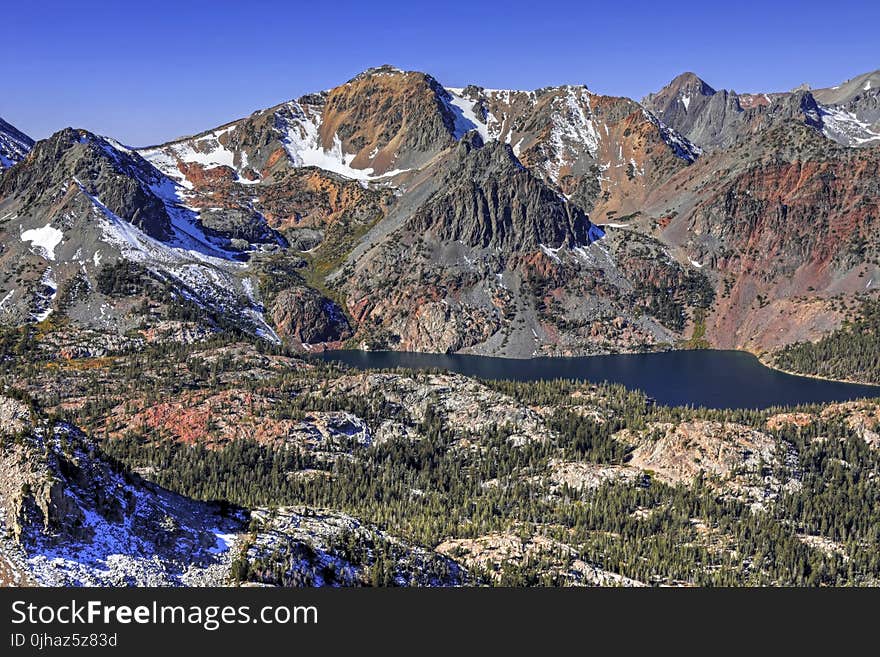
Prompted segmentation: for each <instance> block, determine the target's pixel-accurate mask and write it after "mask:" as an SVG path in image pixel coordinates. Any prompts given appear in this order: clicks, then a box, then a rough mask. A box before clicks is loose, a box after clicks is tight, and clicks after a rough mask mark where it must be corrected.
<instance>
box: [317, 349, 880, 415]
mask: <svg viewBox="0 0 880 657" xmlns="http://www.w3.org/2000/svg"><path fill="white" fill-rule="evenodd" d="M321 358H322V359H323V360H329V361H338V362H341V363H344V364H346V365H349V366H351V367H355V368H358V369H384V368H394V367H403V368H407V369H429V368H439V369H444V370H449V371H451V372H458V373H460V374H466V375H468V376H475V377H480V378H485V379H512V380H515V381H542V380H549V379H578V380H583V381H591V382H594V383H599V382H602V381H607V382H611V383H620V384H623V385H624V386H626V387H627V388H633V389H638V390H642V391H644V392H645V393H646V394H647V395H648V396H650V397H654V398H655V399H656V400H657V402H658V403H660V404H668V405H687V404H690V405H693V406H705V407H708V408H767V407H769V406H789V405H796V404H808V403H813V402H831V401H846V400H851V399H858V398H861V397H880V387H878V386H866V385H857V384H850V383H835V382H832V381H822V380H819V379H811V378H808V377H801V376H793V375H791V374H784V373H782V372H777V371H776V370H772V369H770V368H768V367H764V366H763V365H762V364H761V363H760V361H759V360H758V359H757V358H755V357H754V356H752V355H751V354H749V353H746V352H742V351H715V350H699V351H669V352H663V353H655V354H623V355H612V356H584V357H576V358H557V357H553V358H528V359H513V358H490V357H486V356H465V355H458V354H417V353H408V352H394V351H354V350H352V351H328V352H325V353H324V354H322V355H321Z"/></svg>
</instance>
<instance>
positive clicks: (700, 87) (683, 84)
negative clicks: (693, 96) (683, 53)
mask: <svg viewBox="0 0 880 657" xmlns="http://www.w3.org/2000/svg"><path fill="white" fill-rule="evenodd" d="M665 88H666V89H670V90H675V91H680V92H688V91H690V92H696V93H699V94H701V95H703V96H712V95H714V94H715V89H713V88H712V87H711V86H710V85H709V84H708V83H707V82H706V81H705V80H703V79H702V78H701V77H700V76H698V75H697V74H696V73H693V72H691V71H685V72H684V73H682V74H680V75H678V76H676V77H675V78H673V79H672V81H671V82H670V83H669V84H668V85H666V87H665Z"/></svg>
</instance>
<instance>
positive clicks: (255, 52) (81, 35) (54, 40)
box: [0, 0, 880, 145]
mask: <svg viewBox="0 0 880 657" xmlns="http://www.w3.org/2000/svg"><path fill="white" fill-rule="evenodd" d="M0 17H2V22H3V30H2V55H0V81H2V85H3V92H2V95H0V116H2V117H3V118H5V119H6V120H7V121H9V122H10V123H13V124H14V125H16V126H17V127H19V128H20V129H22V130H24V131H25V132H27V133H29V134H30V135H31V136H33V137H35V138H43V137H46V136H48V135H49V134H51V133H52V132H54V131H55V130H58V129H60V128H62V127H65V126H68V125H72V126H75V127H83V128H87V129H89V130H92V131H94V132H98V133H101V134H106V135H111V136H114V137H116V138H118V139H120V140H121V141H123V142H125V143H128V144H131V145H146V144H150V143H156V142H161V141H165V140H167V139H170V138H172V137H175V136H179V135H184V134H189V133H192V132H197V131H199V130H203V129H207V128H210V127H214V126H216V125H219V124H221V123H224V122H226V121H229V120H231V119H234V118H237V117H239V116H243V115H246V114H249V113H250V112H252V111H253V110H255V109H259V108H262V107H267V106H270V105H273V104H275V103H278V102H281V101H284V100H288V99H290V98H295V97H298V96H300V95H302V94H304V93H307V92H310V91H316V90H319V89H325V88H329V87H332V86H334V85H336V84H339V83H341V82H344V81H345V80H347V79H349V78H350V77H352V76H354V75H355V74H357V73H358V72H359V71H361V70H363V69H364V68H367V67H369V66H375V65H378V64H382V63H391V64H395V65H397V66H400V67H402V68H407V69H416V70H423V71H426V72H429V73H431V74H432V75H434V76H435V77H436V78H438V79H439V80H440V81H441V82H442V83H444V84H446V85H448V86H464V85H466V84H468V83H475V84H480V85H483V86H486V87H496V88H528V89H532V88H536V87H542V86H547V85H553V84H561V83H583V84H586V85H587V86H589V87H590V88H591V89H593V90H594V91H597V92H600V93H607V94H616V95H625V96H630V97H633V98H641V97H642V96H643V95H645V94H646V93H648V92H650V91H654V90H656V89H658V88H660V87H662V86H663V85H664V84H665V83H666V82H668V81H669V80H670V79H671V78H672V77H674V76H675V75H677V74H678V73H680V72H682V71H685V70H693V71H695V72H696V73H698V74H699V75H700V76H702V77H703V78H704V79H705V80H706V81H707V82H709V83H710V84H711V85H713V86H714V87H716V88H729V89H735V90H737V91H776V90H785V89H790V88H792V87H794V86H796V85H798V84H800V83H802V82H809V83H810V84H811V85H812V86H814V87H819V86H828V85H832V84H836V83H838V82H840V81H842V80H844V79H847V78H849V77H852V76H854V75H857V74H859V73H863V72H865V71H869V70H873V69H877V68H880V39H878V37H877V31H876V26H877V25H878V24H880V2H867V1H865V0H862V1H861V2H851V1H850V0H836V1H833V2H828V1H827V0H823V2H813V1H810V0H804V1H802V2H789V1H780V2H773V1H772V0H764V1H763V2H752V1H751V0H746V1H745V2H727V3H718V2H714V1H713V0H704V1H702V2H670V3H663V2H643V1H642V0H628V1H627V2H608V1H607V0H606V1H605V2H601V3H594V2H553V1H552V0H548V1H545V2H539V1H537V2H536V1H533V2H520V1H519V0H509V1H507V2H479V1H477V0H470V1H464V2H462V1H460V0H452V1H450V2H442V1H440V2H430V3H428V2H418V1H417V0H410V1H408V2H403V1H396V2H391V1H384V2H383V1H375V2H370V1H367V0H364V1H361V2H348V1H344V0H343V1H336V0H323V1H322V0H310V1H309V2H280V1H278V2H267V1H265V0H248V1H245V2H242V1H239V2H223V1H215V2H203V1H191V2H187V1H186V0H178V1H177V2H172V1H169V0H150V1H149V2H138V3H128V2H121V1H117V2H108V1H103V2H99V1H96V0H79V1H76V2H73V1H68V2H57V1H54V0H49V1H46V0H40V1H36V0H30V1H29V2H17V1H16V0H7V2H5V3H4V8H3V10H2V12H0Z"/></svg>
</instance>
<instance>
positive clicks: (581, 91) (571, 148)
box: [544, 86, 599, 182]
mask: <svg viewBox="0 0 880 657" xmlns="http://www.w3.org/2000/svg"><path fill="white" fill-rule="evenodd" d="M590 110H591V108H590V93H589V91H587V89H586V88H585V87H572V86H567V87H564V94H563V95H561V96H560V97H558V98H555V99H554V100H553V106H552V115H551V121H552V128H551V131H550V139H549V142H550V145H551V146H552V148H553V153H554V157H553V158H552V159H551V160H549V161H548V162H547V163H546V164H545V165H544V168H545V170H546V171H547V174H548V175H549V176H550V178H551V179H552V180H553V181H554V182H558V181H559V175H560V172H561V170H562V167H564V166H565V165H566V164H569V163H571V162H572V161H574V160H575V159H577V158H578V157H579V155H580V153H581V152H582V151H583V149H584V148H586V150H587V152H588V153H589V154H590V156H591V157H593V158H595V157H596V154H597V153H598V151H599V132H598V131H597V130H596V125H595V123H594V122H593V120H592V117H591V114H590Z"/></svg>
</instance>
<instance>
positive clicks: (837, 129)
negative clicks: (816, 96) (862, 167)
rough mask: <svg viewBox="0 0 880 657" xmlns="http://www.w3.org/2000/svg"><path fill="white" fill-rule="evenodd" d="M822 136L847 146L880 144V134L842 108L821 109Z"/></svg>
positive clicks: (824, 107)
mask: <svg viewBox="0 0 880 657" xmlns="http://www.w3.org/2000/svg"><path fill="white" fill-rule="evenodd" d="M819 112H820V117H821V125H822V134H824V135H825V136H826V137H828V138H829V139H833V140H834V141H836V142H839V143H841V144H844V145H846V146H861V145H863V144H870V143H880V132H878V131H877V129H875V128H873V127H872V126H870V125H869V124H868V123H866V122H865V121H862V120H860V119H859V118H858V117H857V116H856V115H855V114H853V113H852V112H848V111H847V110H845V109H842V108H840V107H832V106H820V107H819Z"/></svg>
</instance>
